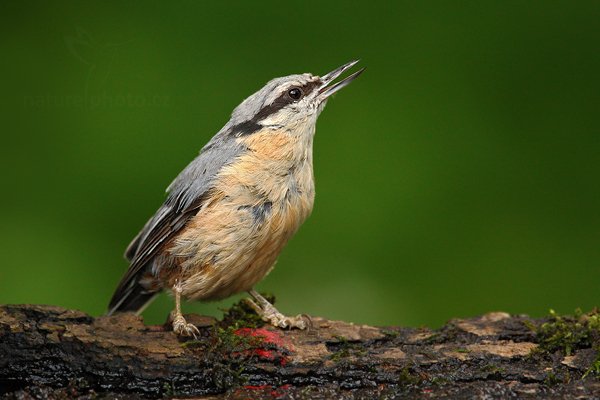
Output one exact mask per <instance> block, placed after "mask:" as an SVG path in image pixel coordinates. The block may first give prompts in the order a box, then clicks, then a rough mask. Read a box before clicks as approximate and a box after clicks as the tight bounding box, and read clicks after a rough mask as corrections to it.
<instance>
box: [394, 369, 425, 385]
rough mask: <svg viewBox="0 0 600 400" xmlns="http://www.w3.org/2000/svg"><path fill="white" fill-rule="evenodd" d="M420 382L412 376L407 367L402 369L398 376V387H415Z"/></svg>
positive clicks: (416, 377)
mask: <svg viewBox="0 0 600 400" xmlns="http://www.w3.org/2000/svg"><path fill="white" fill-rule="evenodd" d="M420 382H421V379H420V378H419V377H418V376H416V375H414V374H412V373H411V372H410V369H409V368H408V367H404V368H402V370H401V371H400V375H399V376H398V383H399V384H400V385H416V384H418V383H420Z"/></svg>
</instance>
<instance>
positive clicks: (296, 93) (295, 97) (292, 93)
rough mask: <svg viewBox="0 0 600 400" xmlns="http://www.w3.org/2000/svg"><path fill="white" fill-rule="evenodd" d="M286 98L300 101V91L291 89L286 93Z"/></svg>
mask: <svg viewBox="0 0 600 400" xmlns="http://www.w3.org/2000/svg"><path fill="white" fill-rule="evenodd" d="M288 96H290V97H291V98H292V99H293V100H300V98H301V97H302V89H300V88H292V89H290V90H289V91H288Z"/></svg>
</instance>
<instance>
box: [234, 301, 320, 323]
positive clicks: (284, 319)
mask: <svg viewBox="0 0 600 400" xmlns="http://www.w3.org/2000/svg"><path fill="white" fill-rule="evenodd" d="M244 301H245V302H246V304H248V305H249V306H250V307H251V308H252V309H253V310H254V311H255V312H256V313H257V314H258V315H259V316H260V318H261V319H262V320H263V321H265V322H268V323H270V324H271V325H273V326H275V327H277V328H282V329H292V328H296V329H300V330H304V329H306V328H308V327H309V325H310V318H309V317H308V316H307V315H303V314H299V315H296V316H295V317H288V316H286V315H283V314H282V313H280V312H279V311H278V310H277V309H276V308H275V307H274V306H273V305H271V304H270V303H267V304H264V305H263V307H260V306H259V305H258V304H256V303H255V302H254V301H253V300H251V299H244ZM307 321H308V322H307Z"/></svg>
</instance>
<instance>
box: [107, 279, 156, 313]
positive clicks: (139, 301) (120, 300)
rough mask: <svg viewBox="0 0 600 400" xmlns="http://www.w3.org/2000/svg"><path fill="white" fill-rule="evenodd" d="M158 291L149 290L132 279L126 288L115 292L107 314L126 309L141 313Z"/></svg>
mask: <svg viewBox="0 0 600 400" xmlns="http://www.w3.org/2000/svg"><path fill="white" fill-rule="evenodd" d="M158 293H159V292H158V291H149V290H148V289H146V288H144V287H143V286H142V285H140V284H139V283H137V282H134V281H132V282H131V284H130V285H129V287H127V288H126V289H124V290H117V291H116V292H115V294H114V295H113V297H112V299H111V300H110V304H109V305H108V312H107V313H106V315H113V314H114V313H116V312H126V311H133V312H135V313H136V314H140V313H141V312H142V311H144V309H145V308H146V307H147V306H148V304H150V302H151V301H152V300H154V297H156V295H157V294H158Z"/></svg>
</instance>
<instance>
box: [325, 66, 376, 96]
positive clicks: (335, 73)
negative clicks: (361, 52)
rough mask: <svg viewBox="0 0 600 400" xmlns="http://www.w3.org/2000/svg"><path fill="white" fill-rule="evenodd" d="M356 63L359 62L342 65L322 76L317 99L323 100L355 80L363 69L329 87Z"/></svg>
mask: <svg viewBox="0 0 600 400" xmlns="http://www.w3.org/2000/svg"><path fill="white" fill-rule="evenodd" d="M358 61H359V60H354V61H350V62H349V63H347V64H344V65H342V66H341V67H339V68H337V69H335V70H333V71H331V72H330V73H328V74H326V75H324V76H322V77H321V82H323V84H322V85H321V87H320V88H319V98H320V99H322V100H325V99H326V98H328V97H329V96H331V95H332V94H334V93H335V92H337V91H338V90H340V89H341V88H343V87H344V86H347V85H348V84H349V83H350V82H352V81H353V80H354V79H356V77H358V76H359V75H360V74H361V73H362V72H363V71H364V70H365V69H364V68H361V69H359V70H358V71H356V72H355V73H353V74H352V75H348V76H347V77H346V78H344V79H342V80H341V81H338V82H337V83H336V84H335V85H333V86H329V85H330V84H331V83H332V82H333V81H334V80H335V78H337V77H338V76H340V75H341V74H343V73H344V71H346V70H348V69H350V68H352V67H353V66H354V65H356V63H358Z"/></svg>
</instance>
